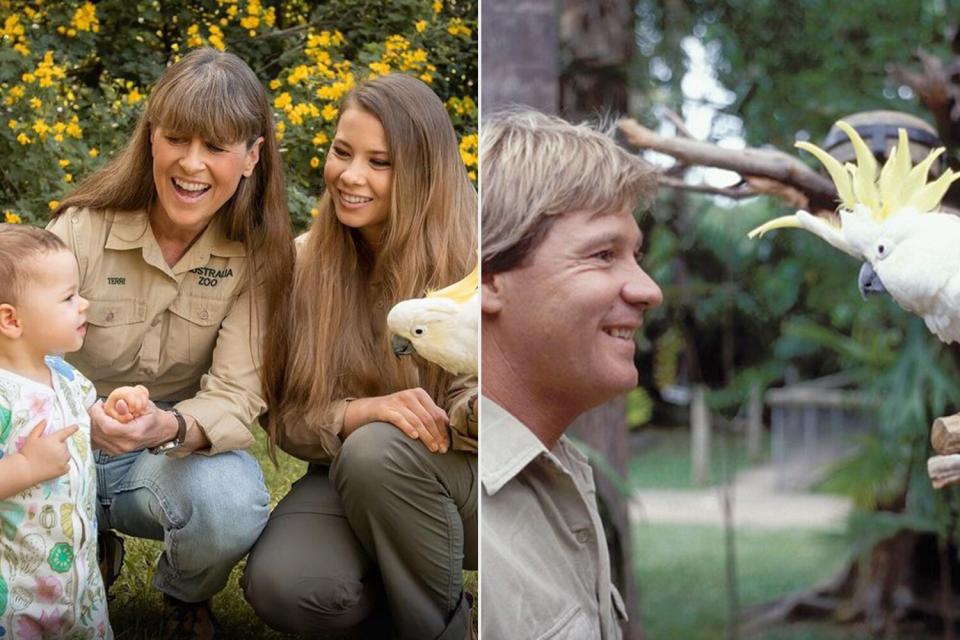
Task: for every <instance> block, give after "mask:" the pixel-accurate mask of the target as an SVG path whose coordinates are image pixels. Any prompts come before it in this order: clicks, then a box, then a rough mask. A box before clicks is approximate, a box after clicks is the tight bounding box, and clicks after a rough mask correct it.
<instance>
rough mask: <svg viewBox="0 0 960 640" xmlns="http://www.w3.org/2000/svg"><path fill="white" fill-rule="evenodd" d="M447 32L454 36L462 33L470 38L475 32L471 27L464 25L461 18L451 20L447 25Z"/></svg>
mask: <svg viewBox="0 0 960 640" xmlns="http://www.w3.org/2000/svg"><path fill="white" fill-rule="evenodd" d="M447 33H449V34H450V35H452V36H460V35H462V36H463V37H464V38H469V37H470V36H471V35H472V34H473V32H472V31H471V30H470V28H469V27H467V26H466V25H464V24H463V20H462V19H460V18H453V19H452V20H450V23H449V24H448V25H447Z"/></svg>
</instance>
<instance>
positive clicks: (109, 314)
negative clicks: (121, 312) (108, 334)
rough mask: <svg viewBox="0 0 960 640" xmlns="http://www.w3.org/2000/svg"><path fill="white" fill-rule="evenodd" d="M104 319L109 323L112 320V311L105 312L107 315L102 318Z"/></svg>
mask: <svg viewBox="0 0 960 640" xmlns="http://www.w3.org/2000/svg"><path fill="white" fill-rule="evenodd" d="M104 318H105V319H106V321H107V322H110V321H111V320H113V311H107V315H106V316H104Z"/></svg>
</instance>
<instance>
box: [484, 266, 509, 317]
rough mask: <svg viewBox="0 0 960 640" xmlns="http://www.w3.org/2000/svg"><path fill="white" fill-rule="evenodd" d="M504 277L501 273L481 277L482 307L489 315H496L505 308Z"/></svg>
mask: <svg viewBox="0 0 960 640" xmlns="http://www.w3.org/2000/svg"><path fill="white" fill-rule="evenodd" d="M503 278H504V275H503V274H501V273H497V274H491V275H488V274H486V273H484V274H483V275H482V276H481V278H480V309H481V311H483V313H485V314H487V315H496V314H498V313H500V311H501V310H502V309H503V284H504V282H503Z"/></svg>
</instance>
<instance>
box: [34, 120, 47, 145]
mask: <svg viewBox="0 0 960 640" xmlns="http://www.w3.org/2000/svg"><path fill="white" fill-rule="evenodd" d="M32 129H33V130H34V132H35V133H36V134H37V135H39V136H40V139H41V140H43V139H44V138H46V137H47V132H48V131H50V126H49V125H48V124H47V123H46V122H44V121H43V120H34V122H33V127H32Z"/></svg>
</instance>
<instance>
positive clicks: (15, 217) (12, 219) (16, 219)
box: [3, 209, 23, 224]
mask: <svg viewBox="0 0 960 640" xmlns="http://www.w3.org/2000/svg"><path fill="white" fill-rule="evenodd" d="M3 221H4V222H6V223H7V224H20V223H22V222H23V220H22V219H21V218H20V215H19V214H16V213H14V212H13V211H10V210H9V209H7V210H6V211H4V212H3Z"/></svg>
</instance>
